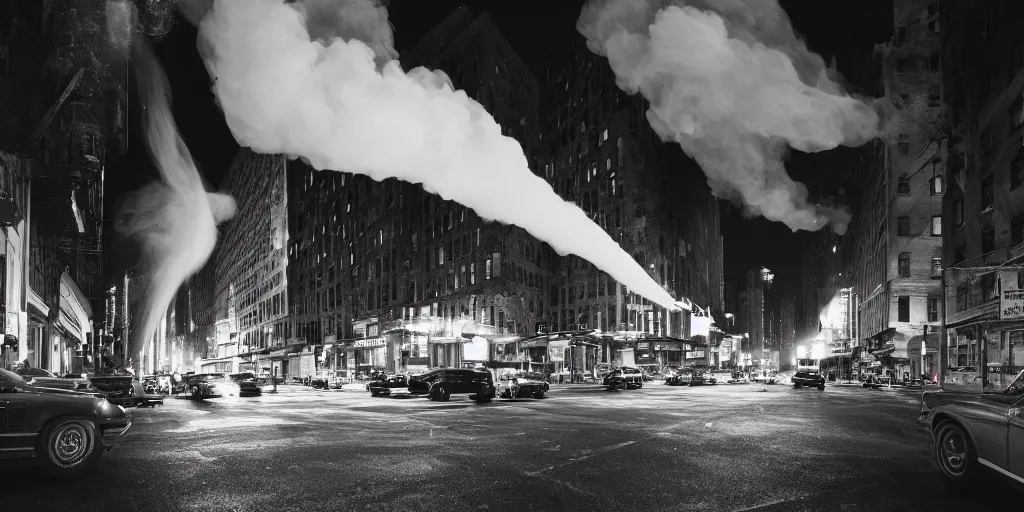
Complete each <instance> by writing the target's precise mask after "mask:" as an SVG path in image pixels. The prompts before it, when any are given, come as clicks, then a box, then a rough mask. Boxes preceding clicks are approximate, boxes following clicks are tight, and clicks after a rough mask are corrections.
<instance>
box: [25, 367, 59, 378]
mask: <svg viewBox="0 0 1024 512" xmlns="http://www.w3.org/2000/svg"><path fill="white" fill-rule="evenodd" d="M17 373H18V375H21V376H22V377H56V375H54V374H52V373H50V372H48V371H46V370H44V369H42V368H21V369H19V370H18V372H17Z"/></svg>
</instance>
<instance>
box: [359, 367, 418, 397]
mask: <svg viewBox="0 0 1024 512" xmlns="http://www.w3.org/2000/svg"><path fill="white" fill-rule="evenodd" d="M366 390H367V391H369V392H370V396H394V395H408V394H409V377H407V376H405V375H402V374H400V373H398V374H391V375H388V374H384V373H381V374H378V375H377V377H376V378H374V379H373V380H371V381H370V382H368V383H366Z"/></svg>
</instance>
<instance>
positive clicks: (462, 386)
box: [408, 368, 496, 402]
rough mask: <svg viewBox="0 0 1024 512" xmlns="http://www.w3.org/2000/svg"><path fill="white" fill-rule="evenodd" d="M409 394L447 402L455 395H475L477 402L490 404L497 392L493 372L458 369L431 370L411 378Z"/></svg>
mask: <svg viewBox="0 0 1024 512" xmlns="http://www.w3.org/2000/svg"><path fill="white" fill-rule="evenodd" d="M408 389H409V393H411V394H414V395H427V396H429V397H430V399H431V400H436V401H440V402H447V401H448V399H449V398H450V397H451V395H453V394H468V395H475V398H476V401H477V402H489V401H491V399H493V398H494V396H495V393H496V390H495V387H494V377H492V376H491V372H488V371H479V370H467V369H456V368H443V369H437V370H431V371H429V372H427V373H424V374H422V375H414V376H412V377H410V378H409V388H408Z"/></svg>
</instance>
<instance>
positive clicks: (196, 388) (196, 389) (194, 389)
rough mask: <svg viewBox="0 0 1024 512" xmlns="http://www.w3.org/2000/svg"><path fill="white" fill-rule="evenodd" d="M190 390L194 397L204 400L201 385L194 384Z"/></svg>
mask: <svg viewBox="0 0 1024 512" xmlns="http://www.w3.org/2000/svg"><path fill="white" fill-rule="evenodd" d="M189 392H190V393H191V394H192V398H194V399H196V400H202V399H203V393H202V391H199V386H192V389H191V390H189Z"/></svg>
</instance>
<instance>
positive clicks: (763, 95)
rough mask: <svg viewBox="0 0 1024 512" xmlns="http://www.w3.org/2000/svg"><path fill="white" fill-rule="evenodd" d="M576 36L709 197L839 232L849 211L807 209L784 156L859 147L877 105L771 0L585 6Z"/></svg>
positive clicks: (634, 0)
mask: <svg viewBox="0 0 1024 512" xmlns="http://www.w3.org/2000/svg"><path fill="white" fill-rule="evenodd" d="M577 28H578V30H579V31H580V32H581V33H582V34H583V35H584V36H585V37H586V38H587V44H588V46H589V47H590V49H591V50H592V51H593V52H595V53H597V54H599V55H602V56H605V57H607V58H608V62H609V63H610V64H611V68H612V70H613V71H614V72H615V74H616V76H617V78H618V83H619V86H620V87H621V88H622V89H623V90H624V91H626V92H629V93H636V92H640V93H641V94H643V96H644V97H645V98H646V99H647V100H648V101H649V102H650V109H649V111H648V113H647V118H648V121H649V122H650V124H651V127H652V128H653V129H654V130H655V131H656V132H657V133H658V134H659V135H660V136H661V137H662V138H663V139H664V140H667V141H668V140H670V141H675V142H677V143H679V145H680V146H682V148H683V150H684V151H686V153H687V154H689V155H690V156H691V157H693V158H694V160H696V161H697V163H699V164H700V166H701V167H702V168H703V169H704V172H705V174H707V176H708V181H709V183H710V185H711V187H712V189H713V190H714V191H715V193H716V194H717V195H718V196H719V197H723V198H729V199H741V200H742V201H743V203H744V204H745V205H746V206H747V209H748V212H749V213H752V214H755V215H763V216H764V217H766V218H768V219H770V220H773V221H779V222H783V223H785V224H786V225H787V226H789V227H790V228H791V229H793V230H794V231H796V230H817V229H820V228H822V227H824V226H825V225H826V224H828V223H829V222H831V223H832V227H833V229H835V231H836V232H837V233H839V234H843V233H845V231H846V228H847V224H848V222H849V220H850V215H849V213H848V212H847V211H845V209H837V208H830V207H827V206H824V205H814V204H810V203H809V202H808V200H807V195H808V194H807V189H806V187H804V186H803V185H802V184H800V183H797V182H795V181H793V180H792V179H791V178H790V177H789V175H788V174H787V173H786V169H785V167H784V165H783V159H784V157H785V156H786V153H787V152H788V150H789V148H794V149H798V150H800V151H804V152H817V151H823V150H827V149H832V148H835V147H837V146H839V145H847V146H858V145H862V144H864V143H866V142H868V141H869V140H871V139H872V138H874V137H876V136H877V135H879V134H880V132H881V130H882V129H883V121H885V120H886V119H885V118H886V116H884V115H881V113H882V112H883V111H882V108H883V105H882V104H881V103H878V104H873V105H869V104H867V103H865V102H863V101H861V100H859V99H856V98H853V97H851V96H849V95H847V94H846V93H845V92H843V89H842V87H841V86H840V85H839V84H838V83H837V82H836V80H834V79H833V78H834V77H830V76H829V75H830V73H832V71H831V70H829V69H827V68H826V66H825V63H824V61H823V60H822V59H821V57H819V56H818V55H815V54H814V53H812V52H811V51H810V50H808V48H807V46H806V44H804V43H803V41H801V40H800V39H799V38H798V37H797V36H796V34H795V33H794V31H793V27H792V25H791V24H790V21H789V17H788V16H787V15H786V13H785V11H783V9H782V7H781V6H780V5H779V4H778V2H777V0H675V1H668V2H665V1H662V0H591V1H590V2H589V3H588V4H587V5H586V6H585V7H584V8H583V11H582V13H581V14H580V18H579V21H578V22H577ZM876 109H877V111H876Z"/></svg>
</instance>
